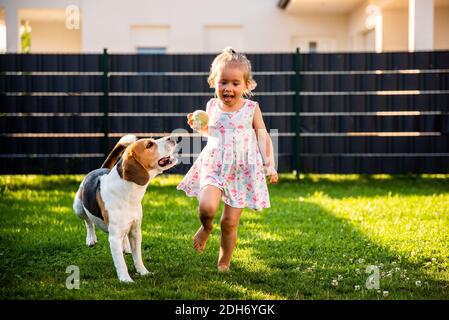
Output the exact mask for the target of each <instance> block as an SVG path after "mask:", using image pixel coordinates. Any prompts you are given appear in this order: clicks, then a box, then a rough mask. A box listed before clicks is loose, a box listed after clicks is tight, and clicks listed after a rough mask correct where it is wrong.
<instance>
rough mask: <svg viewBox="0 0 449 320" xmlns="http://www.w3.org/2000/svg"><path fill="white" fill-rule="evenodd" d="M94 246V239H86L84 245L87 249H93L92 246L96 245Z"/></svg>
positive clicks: (95, 241)
mask: <svg viewBox="0 0 449 320" xmlns="http://www.w3.org/2000/svg"><path fill="white" fill-rule="evenodd" d="M96 244H97V239H96V238H87V239H86V245H87V246H88V247H89V248H91V247H93V246H94V245H96Z"/></svg>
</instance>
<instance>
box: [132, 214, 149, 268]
mask: <svg viewBox="0 0 449 320" xmlns="http://www.w3.org/2000/svg"><path fill="white" fill-rule="evenodd" d="M136 224H137V225H135V226H133V227H132V228H131V231H130V232H129V235H128V237H129V243H130V245H131V251H132V255H133V260H134V266H135V267H136V271H137V272H138V273H139V274H140V275H142V276H144V275H146V274H148V273H150V272H149V271H148V270H147V268H145V266H144V265H143V261H142V230H141V223H140V222H138V223H136Z"/></svg>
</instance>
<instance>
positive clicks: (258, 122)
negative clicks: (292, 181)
mask: <svg viewBox="0 0 449 320" xmlns="http://www.w3.org/2000/svg"><path fill="white" fill-rule="evenodd" d="M253 128H254V130H255V131H256V137H257V142H258V145H259V150H260V153H261V154H262V159H263V162H264V167H265V170H266V174H267V175H268V176H270V182H271V183H277V181H278V174H277V172H276V169H275V168H276V163H275V162H274V150H273V142H272V141H271V137H270V135H269V134H268V131H267V128H266V127H265V122H264V121H263V117H262V112H261V111H260V108H259V105H258V104H256V110H255V111H254V118H253Z"/></svg>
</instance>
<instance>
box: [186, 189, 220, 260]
mask: <svg viewBox="0 0 449 320" xmlns="http://www.w3.org/2000/svg"><path fill="white" fill-rule="evenodd" d="M221 193H222V191H221V190H220V189H219V188H217V187H215V186H212V185H208V186H205V187H204V188H203V189H202V190H201V192H200V196H199V202H200V205H199V208H198V211H199V215H200V221H201V227H200V228H199V229H198V231H197V232H196V234H195V236H194V237H193V248H194V249H195V250H196V251H198V252H203V251H204V249H205V248H206V241H207V238H209V235H210V233H211V231H212V226H213V222H214V217H215V213H216V212H217V209H218V207H219V205H220V200H221Z"/></svg>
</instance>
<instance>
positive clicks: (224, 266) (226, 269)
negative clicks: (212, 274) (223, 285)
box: [218, 264, 231, 272]
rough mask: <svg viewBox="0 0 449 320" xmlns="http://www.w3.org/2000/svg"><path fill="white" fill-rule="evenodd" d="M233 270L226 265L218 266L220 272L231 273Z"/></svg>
mask: <svg viewBox="0 0 449 320" xmlns="http://www.w3.org/2000/svg"><path fill="white" fill-rule="evenodd" d="M230 271H231V268H230V267H229V266H227V265H225V264H219V265H218V272H230Z"/></svg>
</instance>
